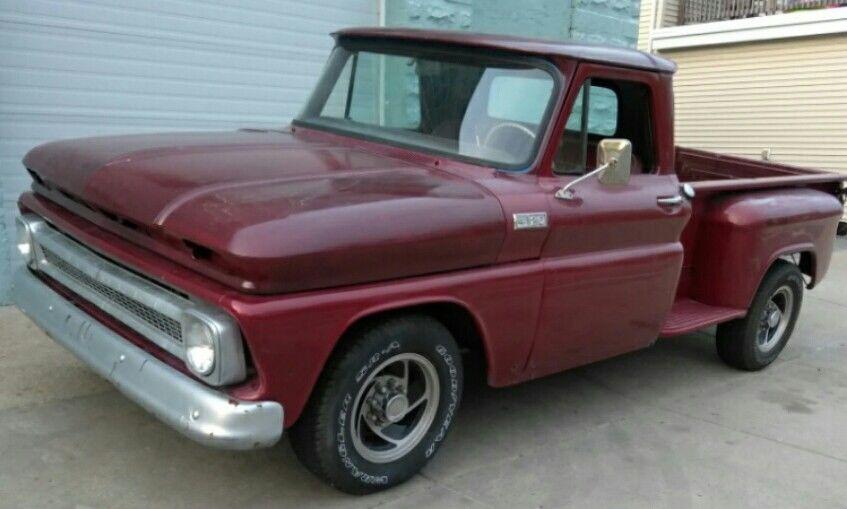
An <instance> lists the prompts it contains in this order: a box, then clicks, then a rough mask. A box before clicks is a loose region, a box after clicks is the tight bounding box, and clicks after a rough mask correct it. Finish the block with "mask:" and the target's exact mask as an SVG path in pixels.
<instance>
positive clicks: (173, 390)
mask: <svg viewBox="0 0 847 509" xmlns="http://www.w3.org/2000/svg"><path fill="white" fill-rule="evenodd" d="M13 285H14V286H13V289H12V295H13V299H14V301H15V304H17V306H18V307H19V308H20V309H21V311H23V312H24V313H25V314H26V315H27V316H29V317H30V318H31V319H32V321H34V322H35V323H36V324H37V325H38V326H39V327H41V328H42V329H44V331H45V332H46V333H47V334H48V335H49V336H50V337H52V338H53V339H54V340H55V341H56V342H58V343H60V344H61V345H62V346H64V347H65V348H67V349H68V350H70V351H71V352H72V353H73V354H74V355H76V356H77V357H78V358H79V359H80V360H82V361H83V362H84V363H85V364H87V365H88V366H89V367H90V368H91V369H93V370H94V371H95V372H97V373H98V374H99V375H100V376H102V377H103V378H105V379H107V380H108V381H110V382H111V383H112V384H113V385H114V386H115V387H117V389H118V390H119V391H121V392H122V393H124V394H125V395H126V396H127V397H129V398H130V399H131V400H133V401H135V402H136V403H138V404H139V405H141V406H142V407H144V408H145V409H146V410H147V411H148V412H150V413H152V414H153V415H155V416H156V417H158V418H159V419H160V420H161V421H162V422H164V423H166V424H168V425H169V426H171V427H172V428H174V429H175V430H177V431H179V432H180V433H182V434H183V435H185V436H187V437H188V438H191V439H192V440H195V441H197V442H199V443H201V444H203V445H208V446H212V447H218V448H222V449H256V448H260V447H269V446H271V445H273V444H275V443H276V442H277V441H278V440H279V439H280V437H281V435H282V423H283V408H282V405H280V404H279V403H276V402H273V401H259V402H257V401H240V400H235V399H233V398H231V397H229V396H228V395H227V394H225V393H223V392H220V391H216V390H214V389H212V388H210V387H207V386H206V385H203V384H201V383H200V382H198V381H196V380H194V379H192V378H190V377H188V376H186V375H185V374H183V373H180V372H179V371H177V370H175V369H173V368H171V367H170V366H168V365H166V364H165V363H163V362H161V361H160V360H158V359H156V358H155V357H153V356H152V355H150V354H149V353H147V352H145V351H144V350H142V349H140V348H138V347H136V346H135V345H133V344H132V343H130V342H129V341H127V340H126V339H124V338H122V337H121V336H120V335H118V334H116V333H115V332H113V331H112V330H111V329H109V328H107V327H105V326H104V325H102V324H101V323H99V322H98V321H97V320H95V319H94V318H92V317H91V316H90V315H88V314H87V313H85V312H83V311H82V310H80V309H79V308H77V307H76V306H74V305H73V304H72V303H70V302H68V301H67V300H65V299H64V298H63V297H62V296H61V295H59V294H58V293H56V292H55V291H54V290H53V289H52V288H50V287H49V286H47V285H46V284H44V282H43V281H41V280H40V279H38V278H37V277H35V276H34V275H33V274H32V273H31V272H30V271H29V269H27V268H25V267H21V268H19V269H18V270H17V271H16V272H15V277H14V282H13Z"/></svg>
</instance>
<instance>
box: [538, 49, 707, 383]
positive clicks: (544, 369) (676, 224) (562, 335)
mask: <svg viewBox="0 0 847 509" xmlns="http://www.w3.org/2000/svg"><path fill="white" fill-rule="evenodd" d="M611 71H613V70H612V69H609V68H605V67H603V66H595V65H585V64H583V65H581V66H580V67H579V68H578V70H577V72H576V76H575V77H574V78H575V80H576V81H574V82H573V83H574V84H579V85H578V87H572V88H571V92H570V93H569V97H568V99H567V102H568V103H569V104H570V108H567V107H566V108H565V109H564V111H565V114H566V115H567V117H566V118H567V121H566V123H565V126H564V129H563V130H562V134H561V138H560V142H559V146H558V149H557V151H556V154H555V156H554V162H553V165H552V166H553V167H552V168H551V171H550V172H549V174H548V175H547V176H546V177H542V178H541V179H540V184H541V187H542V188H543V192H544V193H546V196H547V197H548V206H549V216H550V217H549V228H550V233H549V236H548V238H547V242H546V243H545V245H544V248H543V250H542V254H541V256H542V263H543V264H544V268H545V271H544V272H545V276H544V291H543V296H542V304H541V312H540V315H539V327H538V329H537V334H536V340H535V343H534V345H533V350H532V353H531V354H530V358H529V363H528V366H527V369H528V370H529V373H528V376H530V377H536V376H543V375H545V374H549V373H554V372H557V371H561V370H564V369H567V368H570V367H574V366H578V365H581V364H586V363H589V362H592V361H596V360H600V359H604V358H607V357H611V356H614V355H617V354H621V353H624V352H628V351H632V350H636V349H639V348H642V347H645V346H648V345H649V344H651V343H652V342H653V341H655V339H656V338H657V337H658V334H659V330H660V328H661V325H662V323H663V322H664V318H665V315H666V314H667V313H668V312H669V310H670V308H671V305H672V304H673V299H674V294H675V291H676V286H677V283H678V280H679V275H680V270H681V266H682V255H683V249H682V244H681V243H680V234H681V232H682V229H683V227H684V226H685V224H686V222H687V221H688V219H689V217H690V215H691V209H690V205H689V204H688V202H687V200H685V199H684V198H683V197H682V196H681V192H680V186H679V182H678V180H677V177H676V175H675V174H674V172H673V168H672V167H670V168H668V167H664V168H662V164H660V157H664V159H663V161H668V160H670V161H671V162H670V163H669V164H665V166H672V157H671V158H670V159H667V157H666V156H667V154H660V152H659V148H660V147H658V146H657V143H656V142H655V140H672V137H671V136H670V135H669V133H668V135H664V134H665V133H660V132H658V131H657V129H656V125H657V123H656V122H654V119H655V118H656V117H657V115H656V108H655V105H654V99H655V98H656V97H661V93H662V88H663V87H665V86H666V83H661V82H660V81H658V80H657V76H656V73H650V72H643V73H642V72H639V71H629V70H627V71H615V72H614V73H613V72H611ZM622 74H623V75H625V76H626V79H619V77H620V76H621V75H622ZM613 76H617V77H618V78H616V77H613ZM664 99H667V100H668V101H669V100H670V99H669V97H665V98H664ZM664 115H665V116H666V117H670V114H669V113H668V112H664ZM669 124H670V121H669V119H662V122H660V127H662V128H668V129H669V128H670V127H669ZM660 134H662V136H660ZM607 138H624V139H628V140H630V142H631V143H632V148H633V157H632V175H631V178H630V181H629V183H628V184H625V185H617V186H608V185H604V184H602V183H600V181H599V180H598V179H596V178H589V179H587V180H585V181H583V182H581V183H579V184H577V185H576V187H575V188H574V198H573V199H571V200H562V199H558V198H556V197H555V196H554V195H555V192H556V190H557V189H558V188H561V187H562V186H563V185H565V184H567V183H568V182H570V181H572V180H574V179H575V178H577V177H579V176H581V175H584V174H585V173H586V172H589V171H591V170H593V169H594V168H595V167H596V161H595V159H596V157H595V154H596V150H597V145H598V143H599V142H600V141H601V140H602V139H607ZM670 144H671V145H672V144H673V143H672V141H670ZM661 148H662V149H664V150H671V151H672V150H673V147H661Z"/></svg>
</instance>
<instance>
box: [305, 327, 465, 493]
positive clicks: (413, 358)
mask: <svg viewBox="0 0 847 509" xmlns="http://www.w3.org/2000/svg"><path fill="white" fill-rule="evenodd" d="M461 395H462V364H461V357H460V354H459V349H458V347H457V346H456V342H455V340H454V339H453V337H452V336H451V334H450V332H449V331H448V330H447V329H446V328H445V327H444V326H443V325H442V324H441V323H440V322H438V321H436V320H434V319H432V318H429V317H426V316H405V317H396V318H392V319H389V320H387V321H385V322H382V323H380V324H377V325H375V326H373V327H370V328H368V329H366V330H363V331H360V332H359V333H358V334H355V335H354V336H353V337H350V338H347V339H346V340H345V343H344V344H343V345H341V347H340V350H339V351H338V352H337V353H336V354H334V355H333V358H332V359H331V360H330V362H329V363H328V365H327V368H326V370H325V372H324V374H323V375H322V377H321V380H320V382H319V383H318V386H317V387H316V388H315V393H314V394H313V396H312V398H311V400H310V402H309V404H308V405H307V407H306V409H305V410H304V412H303V415H302V416H301V417H300V419H299V420H298V422H297V424H295V425H294V427H293V428H292V429H291V432H290V438H291V443H292V446H293V448H294V451H295V453H296V454H297V456H298V458H299V459H300V460H301V461H302V462H303V464H305V465H306V467H307V468H309V470H311V471H312V472H313V473H315V474H316V475H317V476H318V477H320V478H322V479H324V480H325V481H327V482H329V483H330V484H331V485H333V486H334V487H336V488H338V489H340V490H341V491H345V492H347V493H353V494H364V493H371V492H375V491H379V490H382V489H385V488H388V487H391V486H394V485H396V484H399V483H401V482H403V481H405V480H407V479H408V478H410V477H412V476H413V475H414V474H415V473H416V472H418V471H419V470H420V469H421V468H422V467H423V466H424V465H425V464H426V462H427V461H429V459H430V458H431V457H432V456H433V455H434V454H435V451H436V450H437V449H438V447H439V445H441V443H442V442H443V440H444V438H445V436H446V434H447V431H448V430H449V428H450V424H451V423H452V421H453V418H454V416H455V413H456V411H457V410H458V407H459V403H460V400H461Z"/></svg>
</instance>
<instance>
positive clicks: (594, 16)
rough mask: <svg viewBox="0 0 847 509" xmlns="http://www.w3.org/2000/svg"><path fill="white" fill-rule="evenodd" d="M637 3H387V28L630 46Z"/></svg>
mask: <svg viewBox="0 0 847 509" xmlns="http://www.w3.org/2000/svg"><path fill="white" fill-rule="evenodd" d="M640 6H641V2H640V0H520V1H519V2H518V1H515V0H386V13H385V14H386V15H385V18H386V24H387V25H388V26H408V27H419V28H443V29H455V30H466V31H474V32H488V33H498V34H511V35H525V36H532V37H542V38H548V39H557V40H568V39H572V40H578V41H584V42H591V43H598V44H613V45H616V46H629V47H635V44H636V41H637V38H638V11H639V9H640Z"/></svg>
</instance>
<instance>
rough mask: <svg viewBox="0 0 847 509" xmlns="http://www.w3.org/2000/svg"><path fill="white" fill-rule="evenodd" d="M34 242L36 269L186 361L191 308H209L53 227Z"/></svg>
mask: <svg viewBox="0 0 847 509" xmlns="http://www.w3.org/2000/svg"><path fill="white" fill-rule="evenodd" d="M32 240H33V249H34V253H35V260H36V263H35V266H34V267H33V268H34V269H35V270H38V271H39V272H42V273H44V274H45V275H47V276H50V277H51V278H53V279H55V280H56V281H57V282H59V283H61V284H62V285H63V286H65V287H67V288H68V289H69V290H70V291H72V292H74V293H75V294H77V295H79V296H80V297H81V298H83V299H85V300H87V301H88V302H90V303H92V304H93V305H95V306H97V307H98V308H100V309H101V310H102V311H103V312H105V313H107V314H108V315H110V316H112V317H114V318H115V319H117V320H118V321H120V322H121V323H123V324H124V325H126V326H127V327H129V328H130V329H133V330H134V331H135V332H137V333H139V334H141V335H142V336H144V337H145V338H147V339H149V340H150V341H152V342H153V343H155V344H156V345H158V346H160V347H161V348H163V349H164V350H166V351H168V352H170V353H171V354H173V355H175V356H176V357H179V358H180V359H184V358H185V348H184V344H183V338H182V320H183V318H184V316H185V312H186V311H187V310H190V309H193V310H197V309H203V310H204V312H205V311H207V309H206V307H205V306H203V305H202V304H198V303H195V302H193V301H192V300H190V299H188V298H186V297H184V296H183V295H180V294H178V293H176V292H174V291H173V290H170V289H168V288H165V287H163V286H161V285H159V284H158V283H155V282H153V281H152V280H150V279H148V278H147V277H144V276H141V275H139V274H137V273H135V272H132V271H130V270H128V269H126V268H124V267H123V266H121V265H120V264H117V263H115V262H113V261H111V260H109V259H108V258H105V257H103V256H101V255H100V254H99V253H96V252H95V251H92V250H91V249H89V248H87V247H86V246H84V245H82V244H80V243H79V242H77V241H76V240H74V239H72V238H70V237H68V236H66V235H64V234H62V233H60V232H59V231H58V230H56V229H54V228H53V227H52V226H50V225H47V224H44V223H39V227H38V228H36V229H35V230H34V233H33V234H32ZM208 312H216V311H215V310H214V309H212V310H208Z"/></svg>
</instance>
